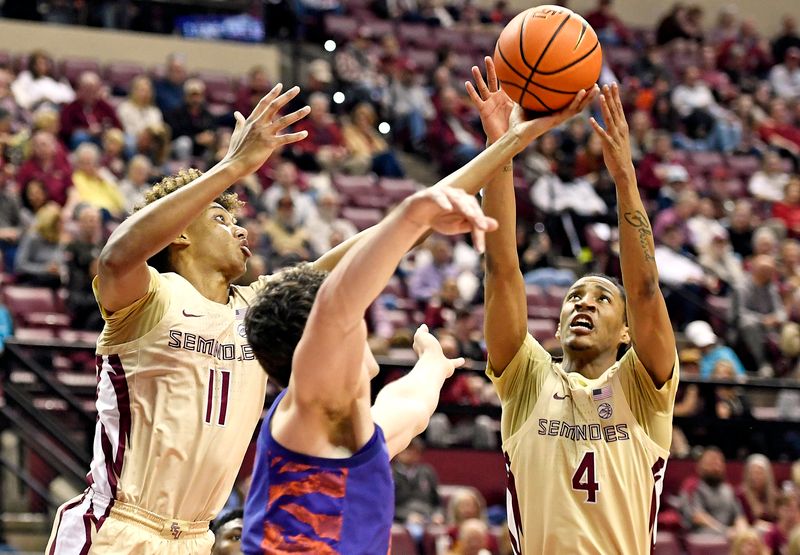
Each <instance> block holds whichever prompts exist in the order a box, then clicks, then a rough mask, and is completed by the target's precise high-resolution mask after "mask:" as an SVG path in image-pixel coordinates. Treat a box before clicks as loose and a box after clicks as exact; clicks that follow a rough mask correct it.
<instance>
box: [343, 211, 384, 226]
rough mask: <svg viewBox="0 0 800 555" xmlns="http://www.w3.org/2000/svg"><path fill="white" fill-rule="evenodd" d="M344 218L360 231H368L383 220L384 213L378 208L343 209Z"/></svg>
mask: <svg viewBox="0 0 800 555" xmlns="http://www.w3.org/2000/svg"><path fill="white" fill-rule="evenodd" d="M342 218H344V219H345V220H350V221H351V222H352V223H353V225H354V226H356V228H357V229H358V230H359V231H362V230H364V229H367V228H368V227H371V226H373V225H375V224H377V223H378V222H379V221H381V220H382V219H383V212H382V211H381V210H379V209H377V208H356V207H353V206H345V207H344V208H342Z"/></svg>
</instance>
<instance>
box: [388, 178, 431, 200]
mask: <svg viewBox="0 0 800 555" xmlns="http://www.w3.org/2000/svg"><path fill="white" fill-rule="evenodd" d="M378 187H379V188H380V190H381V192H382V193H383V195H384V196H385V197H387V198H389V199H390V200H391V201H393V202H400V201H401V200H403V199H405V198H406V197H408V196H410V195H413V194H414V193H416V192H417V191H419V190H420V189H421V187H420V184H419V183H417V182H416V181H414V180H413V179H394V178H390V177H383V178H381V179H380V180H379V181H378Z"/></svg>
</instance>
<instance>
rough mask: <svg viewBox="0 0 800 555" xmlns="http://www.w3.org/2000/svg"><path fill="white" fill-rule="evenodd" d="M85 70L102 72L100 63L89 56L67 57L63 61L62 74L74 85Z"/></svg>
mask: <svg viewBox="0 0 800 555" xmlns="http://www.w3.org/2000/svg"><path fill="white" fill-rule="evenodd" d="M84 71H94V72H95V73H100V63H99V62H98V61H97V60H92V59H89V58H65V59H64V60H63V61H62V62H61V75H62V76H64V77H66V78H67V79H68V80H69V82H70V83H72V85H73V86H76V85H77V83H78V78H79V77H80V76H81V73H83V72H84Z"/></svg>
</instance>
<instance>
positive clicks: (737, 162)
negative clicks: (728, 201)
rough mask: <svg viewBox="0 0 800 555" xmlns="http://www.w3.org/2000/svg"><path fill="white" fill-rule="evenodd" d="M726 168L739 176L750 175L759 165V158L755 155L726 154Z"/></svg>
mask: <svg viewBox="0 0 800 555" xmlns="http://www.w3.org/2000/svg"><path fill="white" fill-rule="evenodd" d="M726 164H727V166H728V168H729V169H730V170H731V171H733V172H734V173H735V174H736V175H738V176H740V177H748V178H749V177H750V176H751V175H753V174H754V173H755V172H757V171H758V169H759V168H760V167H761V160H759V159H758V158H757V157H755V156H728V159H727V161H726Z"/></svg>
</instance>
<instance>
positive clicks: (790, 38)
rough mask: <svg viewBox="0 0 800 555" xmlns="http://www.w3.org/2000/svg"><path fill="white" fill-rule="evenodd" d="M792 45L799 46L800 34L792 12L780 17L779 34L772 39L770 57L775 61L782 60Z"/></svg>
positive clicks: (779, 61)
mask: <svg viewBox="0 0 800 555" xmlns="http://www.w3.org/2000/svg"><path fill="white" fill-rule="evenodd" d="M792 47H794V48H800V35H798V34H797V20H796V19H795V17H794V16H793V15H792V14H786V15H784V16H783V18H782V19H781V32H780V34H779V35H778V36H777V37H776V38H775V40H774V41H772V59H773V60H774V61H775V62H776V63H781V62H783V58H784V56H785V55H786V52H787V51H788V50H789V49H790V48H792Z"/></svg>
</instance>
